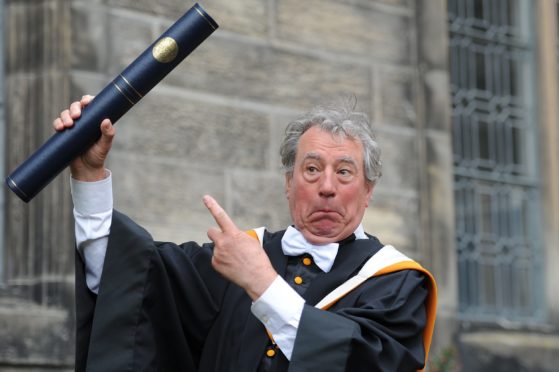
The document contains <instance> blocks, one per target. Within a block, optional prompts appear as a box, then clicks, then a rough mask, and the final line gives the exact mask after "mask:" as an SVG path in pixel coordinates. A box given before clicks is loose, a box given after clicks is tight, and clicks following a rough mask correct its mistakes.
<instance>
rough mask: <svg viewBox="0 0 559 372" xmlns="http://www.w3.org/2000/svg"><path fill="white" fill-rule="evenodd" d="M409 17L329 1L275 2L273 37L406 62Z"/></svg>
mask: <svg viewBox="0 0 559 372" xmlns="http://www.w3.org/2000/svg"><path fill="white" fill-rule="evenodd" d="M411 27H412V26H411V20H410V17H409V16H402V15H397V14H393V13H387V12H381V11H378V10H374V11H373V10H371V9H366V8H360V9H357V8H356V6H355V5H354V4H344V3H340V2H339V1H333V0H306V1H304V2H302V1H298V0H284V1H280V2H278V3H277V37H278V38H279V39H282V40H287V41H290V42H294V43H297V44H301V45H304V46H305V47H310V48H316V49H324V50H327V51H329V52H334V53H340V54H342V55H345V56H347V54H351V55H356V56H359V57H369V58H371V59H374V60H378V61H383V62H393V63H401V64H404V63H408V62H410V61H411V59H412V57H411V55H410V51H411V47H410V46H411V36H410V35H411V33H410V28H411Z"/></svg>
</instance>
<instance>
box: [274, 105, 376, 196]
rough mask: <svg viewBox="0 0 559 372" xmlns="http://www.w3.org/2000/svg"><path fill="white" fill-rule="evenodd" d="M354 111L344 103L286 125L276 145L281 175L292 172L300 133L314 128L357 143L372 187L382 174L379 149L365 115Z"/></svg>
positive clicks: (319, 110) (319, 108) (320, 108)
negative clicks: (281, 139) (280, 139)
mask: <svg viewBox="0 0 559 372" xmlns="http://www.w3.org/2000/svg"><path fill="white" fill-rule="evenodd" d="M354 108H355V102H353V103H352V102H346V103H344V104H343V105H340V106H338V107H323V106H317V107H314V108H313V109H311V111H309V112H307V113H306V114H304V115H303V116H301V117H299V118H298V119H296V120H294V121H292V122H291V123H289V124H288V125H287V128H286V129H285V137H284V139H283V142H282V144H281V146H280V156H281V162H282V165H283V168H284V170H285V172H286V173H287V174H292V173H293V167H294V165H295V157H296V155H297V147H298V145H299V140H300V139H301V136H302V135H303V133H305V132H306V131H307V130H308V129H310V128H312V127H315V126H316V127H319V128H320V129H321V130H323V131H326V132H329V133H332V134H333V135H339V136H342V137H344V138H345V137H347V138H350V139H354V140H359V141H360V142H361V144H362V145H363V162H364V164H363V165H364V168H365V176H366V178H367V180H368V181H369V182H370V183H372V184H373V185H374V184H375V183H376V182H377V181H378V179H379V178H380V176H381V174H382V163H381V161H380V147H379V145H378V143H377V141H376V140H375V137H374V135H373V132H372V130H371V126H370V123H369V119H368V117H367V115H366V114H364V113H362V112H357V111H354Z"/></svg>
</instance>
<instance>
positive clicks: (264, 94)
mask: <svg viewBox="0 0 559 372" xmlns="http://www.w3.org/2000/svg"><path fill="white" fill-rule="evenodd" d="M193 3H194V2H193V1H184V0H180V1H179V0H162V1H157V2H156V1H151V0H72V1H63V0H42V1H34V2H26V1H18V0H11V1H9V0H6V7H7V8H6V13H7V19H8V20H9V21H8V31H7V45H8V48H12V49H9V50H10V51H12V50H13V52H9V55H10V59H9V62H8V63H9V66H11V67H10V68H9V69H8V71H7V92H8V95H7V96H8V105H9V106H10V107H9V108H8V119H7V120H8V128H11V129H10V130H12V133H8V138H11V141H12V139H13V142H10V143H9V146H8V149H7V153H8V154H9V158H8V168H13V166H15V164H17V163H18V162H19V161H21V160H22V159H24V158H25V157H26V156H27V155H28V154H29V153H30V152H31V151H32V149H34V148H36V146H37V144H38V143H41V142H42V141H43V140H44V138H46V137H47V136H48V135H49V134H50V127H49V125H50V121H51V120H52V118H53V117H54V115H56V113H57V112H59V111H60V110H62V109H63V108H65V106H66V104H67V103H68V102H70V100H73V99H77V98H79V97H80V96H81V95H83V94H85V93H92V94H95V93H97V92H98V91H100V90H101V89H102V88H103V87H104V86H105V84H107V83H108V82H109V81H111V80H112V79H113V77H114V76H115V75H116V74H118V73H119V72H120V71H121V70H122V69H123V68H124V67H125V66H127V65H128V64H129V63H130V62H131V61H132V60H133V59H135V58H136V56H137V55H139V54H140V52H142V51H143V50H144V49H145V48H146V46H147V45H149V44H150V43H151V42H152V41H153V40H154V39H155V38H157V36H158V35H160V34H161V32H162V31H163V30H165V29H166V28H167V27H168V26H169V25H170V24H171V23H172V22H174V20H175V19H176V18H177V17H178V16H179V14H182V13H183V12H184V11H185V10H186V9H187V8H190V6H191V5H193ZM200 3H201V5H202V6H203V7H204V8H205V9H206V10H207V11H208V13H209V14H210V15H212V16H213V17H214V18H215V20H216V21H217V22H218V23H219V24H220V29H219V30H218V31H216V32H215V33H214V34H213V35H212V36H211V37H210V38H209V39H208V40H207V41H206V42H204V43H203V44H202V45H201V46H200V47H199V48H198V49H197V50H196V51H195V52H194V53H193V54H192V55H191V56H189V57H188V58H187V60H186V61H184V62H183V63H182V64H181V65H180V66H179V67H177V68H176V70H175V71H173V72H172V73H171V74H170V75H169V76H168V77H167V78H165V79H164V81H163V82H162V83H161V84H160V85H158V86H157V87H156V88H155V89H154V90H153V91H152V92H151V93H150V94H149V95H148V96H147V97H145V98H144V99H143V100H142V101H141V102H140V103H139V104H138V105H137V106H136V107H134V108H133V109H132V110H131V111H130V112H129V113H128V114H127V115H126V116H125V117H124V118H123V119H121V120H120V121H119V122H118V123H117V138H116V141H115V144H114V149H113V151H112V152H111V156H110V160H109V167H110V169H111V170H112V171H113V174H114V191H115V207H116V208H118V209H120V210H121V211H123V212H125V213H127V214H129V215H130V216H131V217H133V218H134V219H135V220H137V221H138V222H139V223H141V224H142V225H144V226H145V227H146V228H147V229H148V230H149V231H150V232H151V233H152V234H153V235H154V237H155V238H156V239H160V240H172V241H184V240H186V239H188V240H191V239H192V240H198V241H205V240H206V239H207V238H206V230H207V229H208V227H209V226H211V225H212V224H213V221H212V219H211V217H210V216H209V214H208V213H207V212H206V210H205V208H204V207H203V204H202V203H201V198H202V195H203V194H206V193H209V194H212V195H213V196H215V197H216V198H217V199H218V201H220V202H221V203H222V205H223V206H224V207H225V208H226V210H227V211H228V212H229V213H230V215H231V216H232V217H233V219H234V220H235V221H236V223H237V224H238V225H239V227H241V228H250V227H254V226H261V225H266V226H268V227H269V228H271V229H278V228H283V227H285V226H286V225H287V224H289V222H290V219H289V215H288V210H287V206H286V202H285V196H284V190H283V175H282V172H281V169H280V162H279V155H278V146H279V141H280V138H281V136H282V133H283V129H284V127H285V125H286V123H287V122H288V121H289V120H290V119H292V118H294V117H295V116H297V115H298V114H299V113H301V112H302V111H305V110H307V109H309V108H310V107H311V106H312V105H315V104H318V103H324V102H330V101H333V100H336V99H339V98H340V97H341V96H347V95H350V94H352V95H355V96H356V97H357V100H358V106H359V108H360V109H361V110H363V111H365V112H366V113H367V114H368V115H369V116H370V118H371V119H372V122H373V124H374V130H375V132H376V134H377V137H378V139H379V142H380V144H381V146H382V149H383V163H384V172H383V173H384V176H383V178H382V179H381V181H380V183H379V184H378V186H377V188H376V190H375V193H374V196H373V202H372V203H371V206H370V208H369V209H368V210H367V212H366V216H365V220H364V225H365V228H366V230H367V231H368V232H370V233H373V234H375V235H377V236H378V237H379V238H380V239H381V240H382V241H384V242H385V243H390V244H393V245H396V246H397V247H399V248H400V249H402V250H404V251H405V252H406V253H408V254H409V255H411V256H413V257H415V258H417V259H418V260H420V261H421V262H422V263H424V265H425V266H426V267H428V268H431V269H433V272H434V273H435V275H436V276H437V277H440V278H442V280H440V281H439V283H440V290H441V292H440V293H441V297H440V302H441V304H442V305H441V306H442V309H443V312H442V314H443V316H442V317H441V324H443V325H445V326H444V327H439V328H438V330H437V338H436V341H437V342H438V343H439V344H441V345H445V344H446V343H447V342H450V339H451V337H452V330H453V324H454V323H453V316H454V312H453V311H455V306H456V304H455V296H456V288H455V272H454V270H453V269H451V270H449V269H448V268H449V267H453V265H454V262H455V257H454V246H453V244H454V235H453V227H452V226H453V225H452V221H453V210H452V183H451V182H452V179H451V174H452V172H451V163H450V153H451V152H450V140H449V118H450V115H449V112H448V111H447V110H448V92H447V84H448V82H447V75H446V71H447V68H446V60H447V57H446V53H447V46H446V44H445V42H446V5H445V4H446V2H445V1H444V0H421V1H414V0H305V1H300V0H243V1H240V0H213V1H210V0H208V1H200ZM16 20H19V21H18V22H19V23H17V24H15V23H10V22H16ZM39 26H40V27H39ZM22 40H25V43H26V44H25V45H26V47H25V48H23V49H22V48H21V45H22V44H21V43H22ZM15 51H18V52H17V53H16V52H15ZM67 185H68V175H67V174H64V175H62V176H60V177H58V178H57V180H56V181H55V182H54V183H53V185H51V186H49V188H48V189H47V190H45V191H44V192H43V193H42V194H41V195H40V196H39V197H38V198H37V199H35V200H34V201H33V202H31V203H30V204H29V205H23V204H22V203H21V202H20V201H19V200H17V199H15V197H14V196H13V195H8V196H7V204H8V214H7V216H8V219H11V220H12V221H13V222H12V223H9V224H8V228H7V244H6V246H7V247H9V248H7V249H6V256H7V261H6V262H12V261H13V262H14V264H13V267H22V269H21V270H24V271H22V272H23V274H21V275H20V274H18V273H19V271H18V272H14V274H13V275H12V274H11V272H12V271H11V270H12V269H10V270H8V281H7V282H6V283H7V290H6V294H3V295H2V298H4V299H5V301H4V302H5V304H2V303H0V310H2V309H8V308H10V306H12V309H18V310H12V311H11V312H10V314H11V315H10V316H11V318H10V317H7V316H2V315H0V319H20V320H17V321H18V322H19V323H17V324H20V326H16V325H7V324H11V321H10V322H4V323H3V324H6V325H7V327H8V329H9V332H8V333H5V336H0V345H24V346H22V347H19V346H18V347H15V346H14V347H13V348H12V347H11V346H10V347H8V348H6V347H0V366H2V365H3V364H2V363H4V365H10V366H12V367H11V368H16V367H17V366H20V367H21V366H25V365H34V366H37V365H50V366H58V367H57V368H63V367H64V366H66V367H68V368H69V367H71V363H72V357H73V356H72V346H71V335H72V334H73V328H72V327H73V325H72V310H71V309H72V305H71V303H72V296H71V289H68V290H66V291H60V290H59V291H58V292H55V293H61V295H53V294H52V293H53V292H52V291H50V292H49V291H48V290H46V289H45V288H51V287H52V284H50V283H53V282H54V283H58V284H57V285H58V286H61V285H62V284H64V285H66V287H64V288H67V287H69V286H71V279H68V278H71V274H72V267H71V263H70V261H68V260H69V258H68V257H71V252H72V250H73V246H72V243H71V224H72V220H71V206H70V204H69V199H68V187H67ZM47 242H48V243H47ZM39 253H40V254H39ZM45 256H46V257H47V258H49V259H48V260H47V261H46V262H48V264H45V259H44V257H45ZM56 264H58V265H59V267H58V266H57V267H54V266H55V265H56ZM45 265H46V268H45V267H44V266H45ZM49 265H52V266H53V268H52V269H51V268H50V267H51V266H49ZM11 267H12V266H11V264H10V268H11ZM25 270H27V271H25ZM12 278H13V279H14V280H12ZM52 278H55V279H56V280H54V281H52V280H51V279H52ZM16 279H17V280H16ZM18 283H28V284H29V285H27V286H26V287H25V286H24V288H25V289H26V291H27V292H25V293H26V295H25V296H17V295H16V294H15V291H16V289H17V288H20V287H21V285H20V286H18ZM31 284H32V285H31ZM30 288H34V289H35V291H31V289H30ZM57 288H58V287H57ZM29 293H34V295H31V294H29ZM57 296H58V297H57ZM26 306H27V307H28V310H26V311H21V309H23V308H25V307H26ZM41 310H44V311H41ZM35 311H37V313H39V314H43V315H41V316H40V321H39V320H38V321H37V322H39V323H40V324H37V325H33V324H34V323H29V322H27V321H26V320H25V319H27V318H26V317H28V316H32V314H36V313H35ZM16 314H18V315H17V316H19V318H17V317H16ZM27 314H29V315H27ZM24 325H25V326H24ZM43 327H46V328H43ZM45 329H46V331H44V330H45ZM49 332H50V333H49ZM18 334H19V335H23V336H20V337H19V339H25V340H29V339H32V340H36V341H33V342H29V343H28V344H25V343H24V342H20V343H18V336H17V335H18ZM39 334H41V335H50V334H54V336H52V337H51V336H45V337H46V338H41V337H39V336H38V335H39ZM2 337H3V338H2ZM45 340H47V341H48V342H45ZM68 340H70V342H69V341H68ZM53 348H54V350H55V351H53ZM37 355H38V356H37ZM6 368H7V367H6ZM22 368H23V367H22Z"/></svg>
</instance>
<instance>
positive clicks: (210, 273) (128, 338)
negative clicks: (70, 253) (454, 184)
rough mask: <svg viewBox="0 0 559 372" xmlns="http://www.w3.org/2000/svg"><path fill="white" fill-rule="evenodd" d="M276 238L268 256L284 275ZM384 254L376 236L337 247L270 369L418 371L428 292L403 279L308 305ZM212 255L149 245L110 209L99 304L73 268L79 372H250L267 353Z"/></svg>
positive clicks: (269, 239)
mask: <svg viewBox="0 0 559 372" xmlns="http://www.w3.org/2000/svg"><path fill="white" fill-rule="evenodd" d="M282 236H283V231H281V232H277V233H266V234H265V238H264V249H265V250H266V252H267V254H268V256H269V257H270V261H271V262H272V264H273V266H274V268H275V269H276V271H277V272H278V273H279V274H280V275H283V276H285V275H287V273H286V265H287V257H286V256H284V255H283V253H282V250H281V237H282ZM381 247H382V245H381V244H380V243H379V242H378V240H376V239H375V238H371V239H369V240H355V241H353V242H351V243H348V244H345V245H341V246H340V249H339V252H338V256H337V257H336V260H335V262H334V265H333V267H332V270H331V271H330V272H329V273H320V274H318V275H317V276H316V277H315V278H314V279H313V281H312V283H311V284H310V286H309V287H308V289H307V290H306V291H305V292H304V294H303V297H304V298H305V300H306V305H305V307H304V310H303V313H302V316H301V321H300V324H299V328H298V331H297V337H296V340H295V344H294V349H293V355H292V358H291V362H288V361H287V359H286V358H285V356H283V354H282V353H281V352H279V353H277V355H276V356H275V357H274V358H273V360H272V361H271V363H267V364H266V366H267V367H266V369H267V370H269V371H287V370H288V369H289V371H293V372H298V371H321V372H323V371H351V372H358V371H390V372H394V371H415V370H417V369H420V368H422V366H423V361H424V350H423V343H422V330H423V328H424V326H425V319H426V315H425V305H424V303H425V299H426V297H427V289H426V288H425V278H424V277H423V274H421V273H419V272H417V271H413V270H404V271H400V272H396V273H391V274H387V275H383V276H379V277H375V278H372V279H369V280H368V281H367V282H365V283H364V284H363V285H361V286H360V287H358V288H357V289H355V290H354V291H352V292H351V293H349V294H348V295H347V296H345V297H344V298H342V299H341V300H340V301H339V302H337V303H336V304H335V305H333V306H332V307H331V308H330V309H329V310H328V311H323V310H319V309H316V308H314V307H313V305H314V304H316V303H318V301H319V300H320V299H322V297H324V296H325V295H326V294H327V293H328V292H330V291H331V290H333V289H334V288H335V287H337V286H338V285H340V284H341V283H342V282H344V281H345V280H347V279H348V278H349V277H351V276H352V275H354V274H355V273H356V272H357V271H358V270H359V268H360V267H361V266H362V265H363V264H364V262H365V261H366V260H367V259H368V258H369V257H371V256H372V255H373V254H374V253H375V252H376V251H378V250H379V249H380V248H381ZM211 254H212V245H211V244H204V245H202V246H200V245H198V244H196V243H193V242H189V243H184V244H182V245H180V246H178V245H174V244H171V243H159V242H154V241H153V240H152V238H151V236H150V235H149V234H148V233H147V232H146V231H145V230H144V229H142V228H141V227H139V226H138V225H136V224H135V223H134V222H133V221H131V220H130V219H129V218H127V217H126V216H124V215H122V214H121V213H119V212H117V211H114V214H113V220H112V225H111V233H110V236H109V243H108V247H107V255H106V258H105V265H104V268H103V273H102V279H101V283H100V288H99V294H98V295H95V294H93V293H92V292H90V291H89V290H88V289H87V287H86V285H85V275H84V263H83V261H82V259H81V257H80V256H79V255H77V256H76V257H77V260H76V310H77V311H76V313H77V338H76V341H77V345H76V370H77V371H85V370H87V371H103V372H107V371H165V372H167V371H201V372H212V371H216V372H227V371H231V372H233V371H234V372H252V371H257V370H258V369H259V365H260V366H261V361H262V359H263V358H266V356H265V352H266V349H267V347H268V346H269V344H270V341H269V338H268V336H267V334H266V331H265V328H264V326H263V325H262V324H261V322H260V321H259V320H258V319H257V318H256V317H255V316H254V315H253V314H252V313H251V311H250V306H251V300H250V298H249V297H248V295H247V294H246V293H245V292H244V290H242V289H241V288H240V287H238V286H236V285H235V284H233V283H231V282H229V281H227V280H226V279H224V278H223V277H222V276H221V275H220V274H218V273H217V272H215V271H214V270H213V268H212V266H211Z"/></svg>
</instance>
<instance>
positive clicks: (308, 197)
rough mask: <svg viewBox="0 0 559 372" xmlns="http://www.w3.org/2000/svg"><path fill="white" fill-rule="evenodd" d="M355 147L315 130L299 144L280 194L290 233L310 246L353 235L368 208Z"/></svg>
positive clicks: (358, 145)
mask: <svg viewBox="0 0 559 372" xmlns="http://www.w3.org/2000/svg"><path fill="white" fill-rule="evenodd" d="M363 164H364V163H363V146H362V144H361V142H360V141H358V140H353V139H350V138H343V137H341V136H338V135H332V134H331V133H328V132H325V131H323V130H321V129H320V128H318V127H312V128H310V129H308V130H307V131H306V132H305V133H304V134H303V135H302V136H301V138H300V141H299V146H298V147H297V156H296V158H295V165H294V168H293V174H291V175H287V176H286V191H287V199H288V201H289V209H290V211H291V218H292V219H293V223H294V224H295V227H296V228H297V229H298V230H299V231H301V232H302V233H303V236H304V237H305V239H307V241H309V242H310V243H313V244H326V243H331V242H335V241H339V240H342V239H344V238H346V237H348V236H349V235H350V234H351V233H353V232H354V231H355V229H356V228H357V226H358V225H359V223H360V222H361V220H362V219H363V214H364V213H365V208H367V206H368V205H369V200H370V198H371V195H372V192H373V185H372V184H371V183H369V182H367V180H366V177H365V169H364V165H363Z"/></svg>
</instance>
